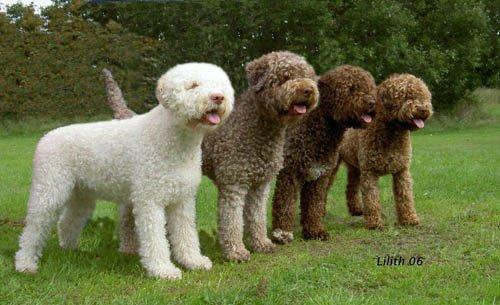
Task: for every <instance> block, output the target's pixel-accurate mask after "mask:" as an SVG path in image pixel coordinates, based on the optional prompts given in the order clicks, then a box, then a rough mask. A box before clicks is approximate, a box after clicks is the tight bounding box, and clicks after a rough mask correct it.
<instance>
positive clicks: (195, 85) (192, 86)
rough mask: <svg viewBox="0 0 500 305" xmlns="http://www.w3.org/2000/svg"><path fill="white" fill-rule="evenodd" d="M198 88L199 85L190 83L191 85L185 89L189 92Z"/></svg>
mask: <svg viewBox="0 0 500 305" xmlns="http://www.w3.org/2000/svg"><path fill="white" fill-rule="evenodd" d="M198 86H200V84H198V83H197V82H192V83H191V84H189V85H188V86H187V88H186V89H187V90H191V89H194V88H196V87H198Z"/></svg>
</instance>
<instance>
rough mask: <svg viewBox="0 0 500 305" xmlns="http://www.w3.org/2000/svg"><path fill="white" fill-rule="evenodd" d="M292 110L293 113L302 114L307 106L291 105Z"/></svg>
mask: <svg viewBox="0 0 500 305" xmlns="http://www.w3.org/2000/svg"><path fill="white" fill-rule="evenodd" d="M293 110H294V111H295V113H298V114H304V113H306V112H307V107H306V106H304V105H293Z"/></svg>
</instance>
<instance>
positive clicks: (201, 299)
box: [0, 94, 500, 305]
mask: <svg viewBox="0 0 500 305" xmlns="http://www.w3.org/2000/svg"><path fill="white" fill-rule="evenodd" d="M494 97H495V98H496V99H498V98H497V97H498V94H496V95H494ZM488 107H489V108H488V109H489V112H491V113H493V114H494V115H495V116H499V117H500V112H499V111H498V110H499V109H500V104H498V102H495V103H493V104H491V103H490V104H488ZM494 122H497V123H496V124H495V125H490V126H488V125H486V124H484V125H482V126H480V127H475V128H456V129H449V128H448V129H442V128H434V129H433V127H432V126H430V128H428V129H427V130H425V131H423V132H417V133H414V135H413V143H414V157H413V165H412V173H413V177H414V180H415V189H414V192H415V195H416V205H417V211H418V212H419V214H420V217H421V219H422V225H421V226H419V227H415V228H402V227H399V226H397V225H395V211H394V204H393V201H392V195H391V191H390V190H391V187H390V183H389V182H390V179H389V177H386V178H385V179H382V181H381V185H382V202H383V207H384V214H385V216H386V218H387V219H386V224H387V227H386V229H384V230H383V231H367V230H365V229H364V228H363V227H362V219H361V218H359V217H350V216H349V215H348V214H347V210H346V206H345V202H344V195H343V193H344V187H345V171H344V170H342V171H341V173H340V174H339V177H338V179H337V181H336V183H335V184H334V186H333V188H332V189H331V191H330V196H329V200H328V214H327V216H326V219H325V222H326V223H327V225H328V230H329V232H330V234H331V237H332V238H331V240H330V241H328V242H316V241H309V242H306V241H304V240H302V239H298V240H296V241H294V242H293V243H292V244H290V245H285V246H280V247H279V248H278V251H277V252H276V253H275V254H273V255H264V254H253V256H252V259H251V261H250V262H248V263H243V264H237V263H228V262H224V261H223V260H222V258H221V253H220V251H219V249H218V245H217V241H216V239H215V236H216V234H215V229H216V191H215V189H214V186H213V185H212V184H211V182H210V181H208V180H204V181H203V183H202V186H201V188H200V190H199V194H198V228H199V232H200V238H201V243H202V251H203V253H205V254H206V255H208V256H209V257H210V258H212V259H213V261H214V268H213V270H212V271H210V272H206V271H186V272H184V273H183V279H182V280H180V281H175V282H169V281H165V280H156V279H151V278H148V277H146V274H145V271H144V269H143V268H142V267H141V265H140V263H139V259H138V258H137V257H134V256H126V255H122V254H120V253H118V251H117V248H118V241H117V238H116V209H115V206H114V205H113V204H109V203H104V202H102V203H100V204H98V208H97V210H96V212H95V214H94V216H93V218H92V220H91V221H90V223H89V224H88V225H87V227H86V228H85V230H84V232H83V235H82V238H81V246H80V249H79V250H78V251H63V250H61V249H60V248H59V246H58V244H57V237H56V234H55V231H54V232H53V235H52V237H51V238H50V240H49V242H48V245H47V246H46V248H45V252H44V256H43V258H42V260H41V263H40V266H39V273H38V274H36V275H31V276H29V275H23V274H18V273H16V272H15V271H14V267H13V256H14V253H15V251H16V250H17V247H18V244H17V243H18V236H19V234H20V232H21V229H22V219H23V217H24V214H25V211H26V201H27V198H28V192H29V186H30V178H31V159H32V156H33V150H34V147H35V144H36V142H37V140H38V139H39V138H40V136H41V134H40V133H36V132H35V133H21V134H14V135H5V136H2V137H1V138H0V304H12V305H15V304H33V305H35V304H141V305H147V304H169V303H172V304H178V303H183V304H186V303H187V304H344V303H346V304H388V303H393V304H431V303H432V304H435V303H436V304H495V303H498V302H499V301H500V270H499V269H500V230H499V228H500V204H499V203H500V187H499V185H500V150H499V149H500V126H499V125H498V120H494ZM296 234H297V236H300V230H299V228H298V226H297V228H296ZM385 255H401V256H403V257H404V258H406V261H407V262H408V260H409V259H410V258H411V257H417V256H418V257H422V260H423V264H422V265H421V266H415V265H414V266H409V265H405V266H377V264H376V263H377V261H376V257H377V256H380V257H383V256H385Z"/></svg>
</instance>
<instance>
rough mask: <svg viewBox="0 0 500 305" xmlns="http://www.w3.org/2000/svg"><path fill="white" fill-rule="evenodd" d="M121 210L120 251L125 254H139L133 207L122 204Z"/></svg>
mask: <svg viewBox="0 0 500 305" xmlns="http://www.w3.org/2000/svg"><path fill="white" fill-rule="evenodd" d="M119 210H120V229H119V237H120V248H119V251H120V252H122V253H125V254H137V253H139V242H138V241H137V235H136V232H135V223H134V214H132V205H127V204H122V205H120V206H119Z"/></svg>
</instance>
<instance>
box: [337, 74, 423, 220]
mask: <svg viewBox="0 0 500 305" xmlns="http://www.w3.org/2000/svg"><path fill="white" fill-rule="evenodd" d="M376 113H377V114H376V116H375V120H374V122H373V123H372V124H370V126H368V128H366V129H364V130H354V129H350V130H348V131H347V132H346V134H345V136H344V140H343V141H342V143H341V145H340V158H341V160H342V161H344V163H345V164H346V165H347V169H348V185H347V191H346V195H347V205H348V207H349V210H350V211H351V213H352V214H361V213H362V214H363V215H364V219H365V226H366V227H367V228H369V229H375V228H381V227H382V226H383V219H382V212H381V205H380V201H379V188H378V179H379V178H380V177H381V176H383V175H388V174H391V175H392V178H393V191H394V198H395V201H396V212H397V215H398V221H399V223H400V224H402V225H417V224H419V223H420V220H419V218H418V216H417V213H416V211H415V207H414V202H413V189H412V179H411V175H410V161H411V153H412V149H411V139H410V131H412V130H416V129H419V128H423V127H424V122H425V120H427V119H428V118H429V117H430V116H431V115H432V104H431V93H430V92H429V90H428V88H427V86H426V85H425V83H424V82H423V81H422V80H421V79H419V78H417V77H415V76H413V75H410V74H401V75H393V76H391V77H390V78H388V79H387V80H385V81H384V82H383V83H382V84H380V85H379V86H378V92H377V106H376ZM359 190H361V194H362V200H360V199H359V197H358V196H359V195H358V193H359V192H358V191H359ZM361 202H362V203H361Z"/></svg>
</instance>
